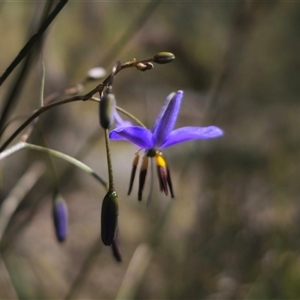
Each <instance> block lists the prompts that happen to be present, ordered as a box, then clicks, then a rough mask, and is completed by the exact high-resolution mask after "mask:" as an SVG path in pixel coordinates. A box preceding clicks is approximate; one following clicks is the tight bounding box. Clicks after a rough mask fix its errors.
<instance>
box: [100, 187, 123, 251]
mask: <svg viewBox="0 0 300 300" xmlns="http://www.w3.org/2000/svg"><path fill="white" fill-rule="evenodd" d="M118 217H119V203H118V195H117V193H116V192H115V191H109V192H108V193H107V194H106V195H105V197H104V199H103V202H102V210H101V238H102V242H103V244H104V245H106V246H110V245H111V244H112V242H113V240H114V238H115V236H116V230H117V225H118Z"/></svg>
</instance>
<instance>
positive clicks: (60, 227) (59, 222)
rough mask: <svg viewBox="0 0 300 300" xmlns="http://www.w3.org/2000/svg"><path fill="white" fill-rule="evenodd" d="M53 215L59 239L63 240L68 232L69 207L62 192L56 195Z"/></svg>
mask: <svg viewBox="0 0 300 300" xmlns="http://www.w3.org/2000/svg"><path fill="white" fill-rule="evenodd" d="M52 215H53V220H54V227H55V234H56V237H57V240H58V241H59V242H63V241H64V240H65V239H66V237H67V232H68V208H67V204H66V202H65V201H64V199H63V198H62V196H61V195H60V194H55V195H54V199H53V210H52Z"/></svg>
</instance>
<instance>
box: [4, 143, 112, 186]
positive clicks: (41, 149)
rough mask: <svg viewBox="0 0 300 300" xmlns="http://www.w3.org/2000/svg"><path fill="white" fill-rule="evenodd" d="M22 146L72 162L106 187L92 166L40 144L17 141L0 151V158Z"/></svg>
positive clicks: (22, 147)
mask: <svg viewBox="0 0 300 300" xmlns="http://www.w3.org/2000/svg"><path fill="white" fill-rule="evenodd" d="M24 148H26V149H30V150H34V151H39V152H44V153H48V154H50V155H52V156H54V157H58V158H60V159H63V160H64V161H67V162H69V163H70V164H73V165H74V166H76V167H77V168H79V169H81V170H82V171H84V172H86V173H88V174H90V175H92V176H93V177H94V178H95V179H96V180H97V181H99V182H100V183H101V184H102V186H103V187H104V188H105V189H107V187H108V186H107V183H106V182H105V181H104V180H103V179H102V178H101V177H100V176H99V175H98V174H96V173H95V171H94V170H93V169H92V168H90V167H88V166H87V165H86V164H84V163H82V162H81V161H79V160H77V159H76V158H74V157H72V156H69V155H67V154H64V153H62V152H59V151H56V150H53V149H49V148H45V147H42V146H38V145H33V144H29V143H25V142H19V143H17V144H16V145H14V146H12V147H11V148H9V149H7V150H5V151H3V152H2V153H0V160H2V159H4V158H6V157H8V156H10V155H11V154H13V153H15V152H17V151H19V150H21V149H24Z"/></svg>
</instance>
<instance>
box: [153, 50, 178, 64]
mask: <svg viewBox="0 0 300 300" xmlns="http://www.w3.org/2000/svg"><path fill="white" fill-rule="evenodd" d="M174 59H175V55H174V54H173V53H171V52H159V53H157V54H156V55H154V56H153V62H155V63H157V64H167V63H169V62H171V61H173V60H174Z"/></svg>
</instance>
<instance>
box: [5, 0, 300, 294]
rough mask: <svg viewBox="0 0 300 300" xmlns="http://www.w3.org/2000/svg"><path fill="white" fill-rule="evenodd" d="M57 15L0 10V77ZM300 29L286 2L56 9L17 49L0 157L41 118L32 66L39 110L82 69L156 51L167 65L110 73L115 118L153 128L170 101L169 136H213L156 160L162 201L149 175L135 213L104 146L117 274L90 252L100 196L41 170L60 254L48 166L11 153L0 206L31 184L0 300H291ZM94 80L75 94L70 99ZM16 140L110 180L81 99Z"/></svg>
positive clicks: (126, 159)
mask: <svg viewBox="0 0 300 300" xmlns="http://www.w3.org/2000/svg"><path fill="white" fill-rule="evenodd" d="M57 3H58V2H57V1H49V2H25V1H24V2H22V1H21V2H14V1H1V2H0V15H1V18H0V35H1V37H2V39H1V55H0V72H1V73H3V72H4V71H5V69H6V68H7V67H8V66H9V64H10V63H11V62H12V61H13V59H14V58H15V57H16V55H17V54H18V53H19V51H20V50H21V49H22V47H23V46H24V44H25V43H26V41H27V40H28V39H29V37H30V36H32V35H33V33H35V32H36V31H37V30H36V28H38V26H39V25H40V20H41V19H42V18H43V17H44V15H45V14H46V15H47V14H49V12H50V11H52V10H53V9H54V7H55V5H56V4H57ZM47 5H48V7H47ZM47 9H48V11H47ZM299 30H300V4H299V3H295V2H294V3H292V2H286V1H275V2H256V1H238V2H222V1H220V2H205V1H204V2H203V1H201V2H200V1H199V2H184V1H177V2H163V1H161V2H160V1H153V2H144V1H141V2H122V1H120V2H114V1H111V2H110V1H96V2H95V1H78V2H77V1H70V2H69V3H67V4H66V5H65V7H63V9H62V10H61V12H60V13H59V14H58V15H57V17H56V18H55V19H54V21H53V22H52V24H51V25H50V26H49V28H48V29H47V31H46V33H45V34H44V36H43V43H42V44H40V45H39V47H40V48H38V47H36V48H38V49H36V48H34V49H33V51H31V53H32V59H31V61H30V63H29V67H28V68H27V70H26V72H25V75H24V76H23V77H22V80H20V78H19V77H18V76H20V74H21V72H22V68H24V64H23V62H22V63H21V64H20V65H19V66H18V67H17V68H16V69H15V70H14V71H13V72H12V74H11V75H10V76H9V77H8V78H7V80H6V81H5V82H4V83H3V84H2V86H1V87H0V99H1V111H2V112H3V110H4V107H5V104H4V103H5V102H6V101H8V100H7V99H11V98H12V99H13V104H12V105H11V107H10V111H9V114H8V116H7V119H6V120H5V124H6V123H7V122H8V121H9V120H13V121H12V122H11V123H9V126H8V127H7V128H6V130H5V132H4V134H3V135H2V137H1V144H3V142H4V141H5V140H6V139H7V138H8V137H9V136H10V135H11V134H12V132H13V131H14V130H15V129H16V128H17V127H18V126H20V124H21V123H22V121H24V120H25V119H26V116H27V117H28V116H29V115H31V113H32V112H33V111H34V110H35V109H37V108H38V107H39V106H40V94H41V86H42V77H43V75H42V74H43V71H42V70H43V67H42V62H44V66H45V86H44V97H45V99H46V97H47V96H49V95H53V93H56V94H55V95H58V96H61V97H58V98H57V99H63V98H64V97H65V98H66V96H62V93H63V91H64V90H65V89H66V88H68V87H70V86H74V85H76V84H77V83H79V82H82V80H83V79H84V78H85V77H86V74H87V72H88V70H90V69H91V68H93V67H103V68H105V69H106V70H107V72H108V73H109V72H110V69H111V67H112V66H113V64H114V62H115V61H116V60H119V61H121V62H122V63H123V62H126V61H129V60H131V59H133V58H136V59H146V58H149V57H152V56H153V55H154V54H156V53H157V52H160V51H169V52H172V53H174V54H175V56H176V59H175V61H173V62H172V63H170V64H166V65H155V68H154V69H153V70H151V71H146V72H140V71H138V70H137V69H134V68H130V69H126V70H123V71H122V72H120V73H119V74H118V75H117V77H116V78H115V81H114V93H115V96H116V98H117V101H118V105H119V106H121V107H122V108H124V109H126V110H128V111H129V112H131V113H132V114H134V115H135V116H137V117H138V118H139V119H141V120H142V121H143V122H144V123H145V124H147V125H148V126H149V127H151V126H152V124H153V122H154V120H155V118H156V115H157V113H158V111H159V109H160V107H161V105H162V103H163V101H164V99H165V97H166V96H167V95H168V94H169V93H171V92H173V91H176V90H183V91H184V92H185V95H184V99H183V102H182V109H181V111H180V114H179V118H178V120H177V124H176V127H180V126H188V125H189V126H207V125H212V124H213V125H216V126H219V127H220V128H222V129H223V130H224V132H225V134H224V136H223V137H222V138H219V139H215V140H207V141H195V142H189V143H185V144H180V145H177V146H174V147H171V148H170V149H166V150H165V151H164V155H165V157H166V159H167V161H168V163H169V166H170V170H171V175H172V180H173V186H174V192H175V199H171V198H170V197H169V196H168V197H167V196H165V195H164V194H162V193H160V191H159V185H158V180H157V178H156V172H154V175H153V177H154V179H153V180H154V187H153V191H152V201H151V204H150V205H149V206H148V207H147V206H146V198H147V194H148V193H149V187H150V177H151V176H150V173H148V178H147V179H148V180H147V185H146V188H145V192H144V195H145V196H144V198H145V199H143V201H142V202H138V201H137V182H135V185H134V188H133V191H132V194H131V195H130V196H127V188H128V183H129V177H130V172H131V163H132V160H133V158H134V154H135V153H136V151H137V150H138V149H137V148H136V147H135V146H133V145H131V144H129V143H126V142H112V143H111V151H112V158H113V169H114V175H115V185H116V189H117V192H118V194H119V200H120V217H119V239H120V249H121V253H122V263H119V262H116V260H115V259H114V257H113V255H112V251H111V249H110V248H109V247H106V246H102V243H101V241H100V213H101V203H102V199H103V197H104V195H105V193H106V192H105V189H104V188H103V187H102V186H101V185H100V184H99V182H97V181H96V180H95V179H94V178H93V177H92V176H90V175H88V174H86V173H84V172H82V171H81V170H79V169H77V168H75V167H71V168H70V165H69V164H68V163H67V162H64V161H62V160H59V159H54V164H55V168H56V171H57V174H58V176H59V178H60V181H59V185H60V192H61V194H62V196H63V197H64V199H65V201H66V202H67V205H68V208H69V233H68V237H67V240H66V241H65V242H64V243H61V244H59V243H58V242H57V240H56V237H55V234H54V226H53V220H52V197H53V192H54V188H55V187H54V183H53V176H52V174H51V171H50V169H49V163H48V162H49V161H48V160H49V159H48V157H47V156H46V155H44V154H41V153H37V152H32V151H30V150H22V151H19V152H17V153H15V154H13V155H11V156H9V157H7V158H5V159H4V160H2V161H1V167H2V173H3V174H2V187H1V203H4V202H5V199H7V197H8V196H9V195H10V193H11V192H12V191H13V190H14V189H15V188H20V178H22V177H23V176H25V175H28V176H29V178H30V180H31V181H30V183H28V182H27V181H26V182H25V188H24V187H21V190H25V191H26V192H24V196H23V195H22V192H21V194H20V193H19V194H18V195H19V196H18V197H19V199H20V200H22V201H21V203H20V205H19V206H18V207H17V209H16V211H15V212H14V214H13V215H12V217H11V218H10V219H9V223H8V226H7V228H6V229H5V231H4V233H3V235H2V239H1V241H0V249H1V256H2V257H1V264H0V266H1V270H0V298H1V299H14V298H19V299H65V298H66V299H114V298H118V299H222V300H223V299H297V298H300V285H299V281H300V255H299V249H300V221H299V218H300V205H299V200H300V199H299V198H300V185H299V182H298V181H299V177H300V170H299V166H300V156H299V150H300V133H299V128H300V118H299V114H300V104H299V98H298V97H299V94H300V93H299V92H300V91H299V89H300V88H299V87H300V85H299V79H300V58H299V53H300V37H299ZM34 51H36V52H34ZM99 83H101V80H99V81H92V82H88V83H87V84H85V85H84V86H83V88H84V90H80V94H83V93H86V92H88V91H90V90H91V89H93V88H94V87H96V85H97V84H99ZM11 95H13V96H12V97H11V98H10V96H11ZM125 119H126V118H125ZM24 132H26V130H25V131H24ZM20 138H21V135H19V136H18V137H17V138H16V139H15V140H14V142H12V143H11V145H13V144H14V143H17V142H18V141H19V140H20ZM28 142H30V143H34V144H38V145H43V146H48V147H49V148H52V149H55V150H58V151H61V152H63V153H66V154H68V155H71V156H73V157H77V158H78V159H80V160H81V161H82V162H84V163H85V164H87V165H88V166H90V167H91V168H92V169H93V170H94V171H95V172H96V173H97V174H99V175H100V176H101V177H102V178H103V179H104V180H107V178H108V176H107V166H106V156H105V145H104V136H103V130H102V129H101V128H100V126H99V120H98V105H97V103H95V102H92V101H86V102H83V101H78V102H74V103H69V104H65V105H62V106H59V107H56V108H54V109H51V110H50V111H47V112H45V113H44V114H42V115H41V116H40V118H39V120H38V123H37V126H36V127H35V129H34V130H33V132H32V134H31V136H30V138H29V140H28ZM27 190H28V191H27Z"/></svg>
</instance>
